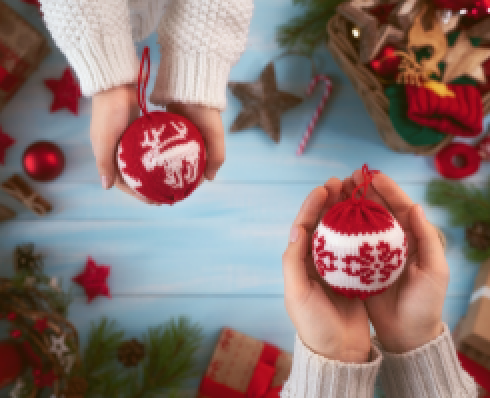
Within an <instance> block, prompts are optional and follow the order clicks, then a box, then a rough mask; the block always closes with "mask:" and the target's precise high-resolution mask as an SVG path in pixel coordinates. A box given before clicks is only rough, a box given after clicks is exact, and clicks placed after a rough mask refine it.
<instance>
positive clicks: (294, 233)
mask: <svg viewBox="0 0 490 398" xmlns="http://www.w3.org/2000/svg"><path fill="white" fill-rule="evenodd" d="M298 237H299V230H298V227H297V226H296V225H293V227H292V228H291V232H290V233H289V243H294V242H296V241H297V240H298Z"/></svg>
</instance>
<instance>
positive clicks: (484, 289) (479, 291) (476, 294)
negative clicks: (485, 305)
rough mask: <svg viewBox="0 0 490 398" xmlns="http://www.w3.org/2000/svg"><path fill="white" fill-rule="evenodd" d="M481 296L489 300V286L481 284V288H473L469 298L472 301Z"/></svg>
mask: <svg viewBox="0 0 490 398" xmlns="http://www.w3.org/2000/svg"><path fill="white" fill-rule="evenodd" d="M482 297H485V298H487V299H489V300H490V286H482V287H481V288H479V289H477V290H475V291H474V292H473V294H472V295H471V298H470V303H473V302H475V301H477V300H479V299H481V298H482Z"/></svg>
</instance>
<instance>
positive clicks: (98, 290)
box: [72, 257, 111, 303]
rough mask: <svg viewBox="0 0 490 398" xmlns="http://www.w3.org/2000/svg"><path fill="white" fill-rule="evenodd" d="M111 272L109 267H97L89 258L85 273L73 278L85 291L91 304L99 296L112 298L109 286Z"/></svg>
mask: <svg viewBox="0 0 490 398" xmlns="http://www.w3.org/2000/svg"><path fill="white" fill-rule="evenodd" d="M110 270H111V268H110V267H109V266H107V265H97V264H96V263H95V261H94V260H93V259H92V257H88V258H87V262H86V264H85V269H84V270H83V272H82V273H80V274H78V275H77V276H76V277H73V278H72V280H73V282H75V283H77V284H78V285H80V286H82V287H83V288H84V289H85V294H86V295H87V299H88V302H89V303H90V302H91V301H92V300H93V299H94V298H95V297H97V296H107V297H109V298H110V297H111V293H110V291H109V286H107V278H108V277H109V273H110Z"/></svg>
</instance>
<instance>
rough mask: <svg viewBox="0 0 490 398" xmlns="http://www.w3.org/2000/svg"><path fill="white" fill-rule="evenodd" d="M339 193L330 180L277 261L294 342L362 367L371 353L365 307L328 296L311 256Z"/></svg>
mask: <svg viewBox="0 0 490 398" xmlns="http://www.w3.org/2000/svg"><path fill="white" fill-rule="evenodd" d="M341 189H342V183H341V182H340V180H338V179H336V178H331V179H330V180H329V181H328V182H327V183H326V184H325V186H322V187H317V188H315V189H314V190H313V191H312V192H311V193H310V195H309V196H308V197H307V198H306V200H305V202H304V203H303V206H302V207H301V210H300V212H299V214H298V216H297V217H296V220H295V221H294V224H293V227H292V228H291V233H290V238H289V240H290V243H289V246H288V248H287V250H286V251H285V253H284V255H283V258H282V262H283V273H284V302H285V306H286V309H287V311H288V314H289V317H290V318H291V320H292V322H293V324H294V326H295V327H296V330H297V332H298V335H299V337H300V338H301V340H302V341H303V343H304V344H305V345H306V346H308V347H309V348H310V349H311V350H312V351H314V352H315V353H317V354H319V355H322V356H324V357H326V358H329V359H332V360H339V361H342V362H351V363H364V362H367V361H368V359H369V352H370V348H371V340H370V330H369V321H368V316H367V312H366V309H365V307H364V304H363V303H362V301H361V300H360V299H358V298H356V299H349V298H347V297H344V296H342V295H339V294H337V293H335V292H334V291H332V290H331V289H330V288H329V287H328V285H327V284H326V283H325V282H324V281H323V280H322V279H321V278H320V276H319V274H318V272H317V270H316V268H315V265H314V262H313V257H312V254H311V242H312V235H313V233H314V231H315V229H316V227H317V225H318V223H319V222H320V220H321V217H322V216H323V214H324V213H325V211H327V210H328V209H329V208H330V207H332V206H333V205H334V204H335V203H337V202H339V201H340V200H341Z"/></svg>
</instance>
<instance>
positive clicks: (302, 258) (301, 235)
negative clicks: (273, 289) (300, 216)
mask: <svg viewBox="0 0 490 398" xmlns="http://www.w3.org/2000/svg"><path fill="white" fill-rule="evenodd" d="M310 244H311V239H310V236H309V234H308V233H307V232H306V230H305V229H304V228H303V227H302V226H300V225H293V227H292V228H291V232H290V235H289V246H288V248H287V249H286V251H285V252H284V254H283V256H282V266H283V274H284V291H285V295H286V296H287V297H289V298H291V299H293V300H298V299H299V300H300V299H301V298H302V297H304V296H305V294H306V293H307V292H308V291H309V290H310V287H311V285H310V281H309V278H308V272H307V268H306V259H307V257H308V252H309V247H310Z"/></svg>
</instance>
